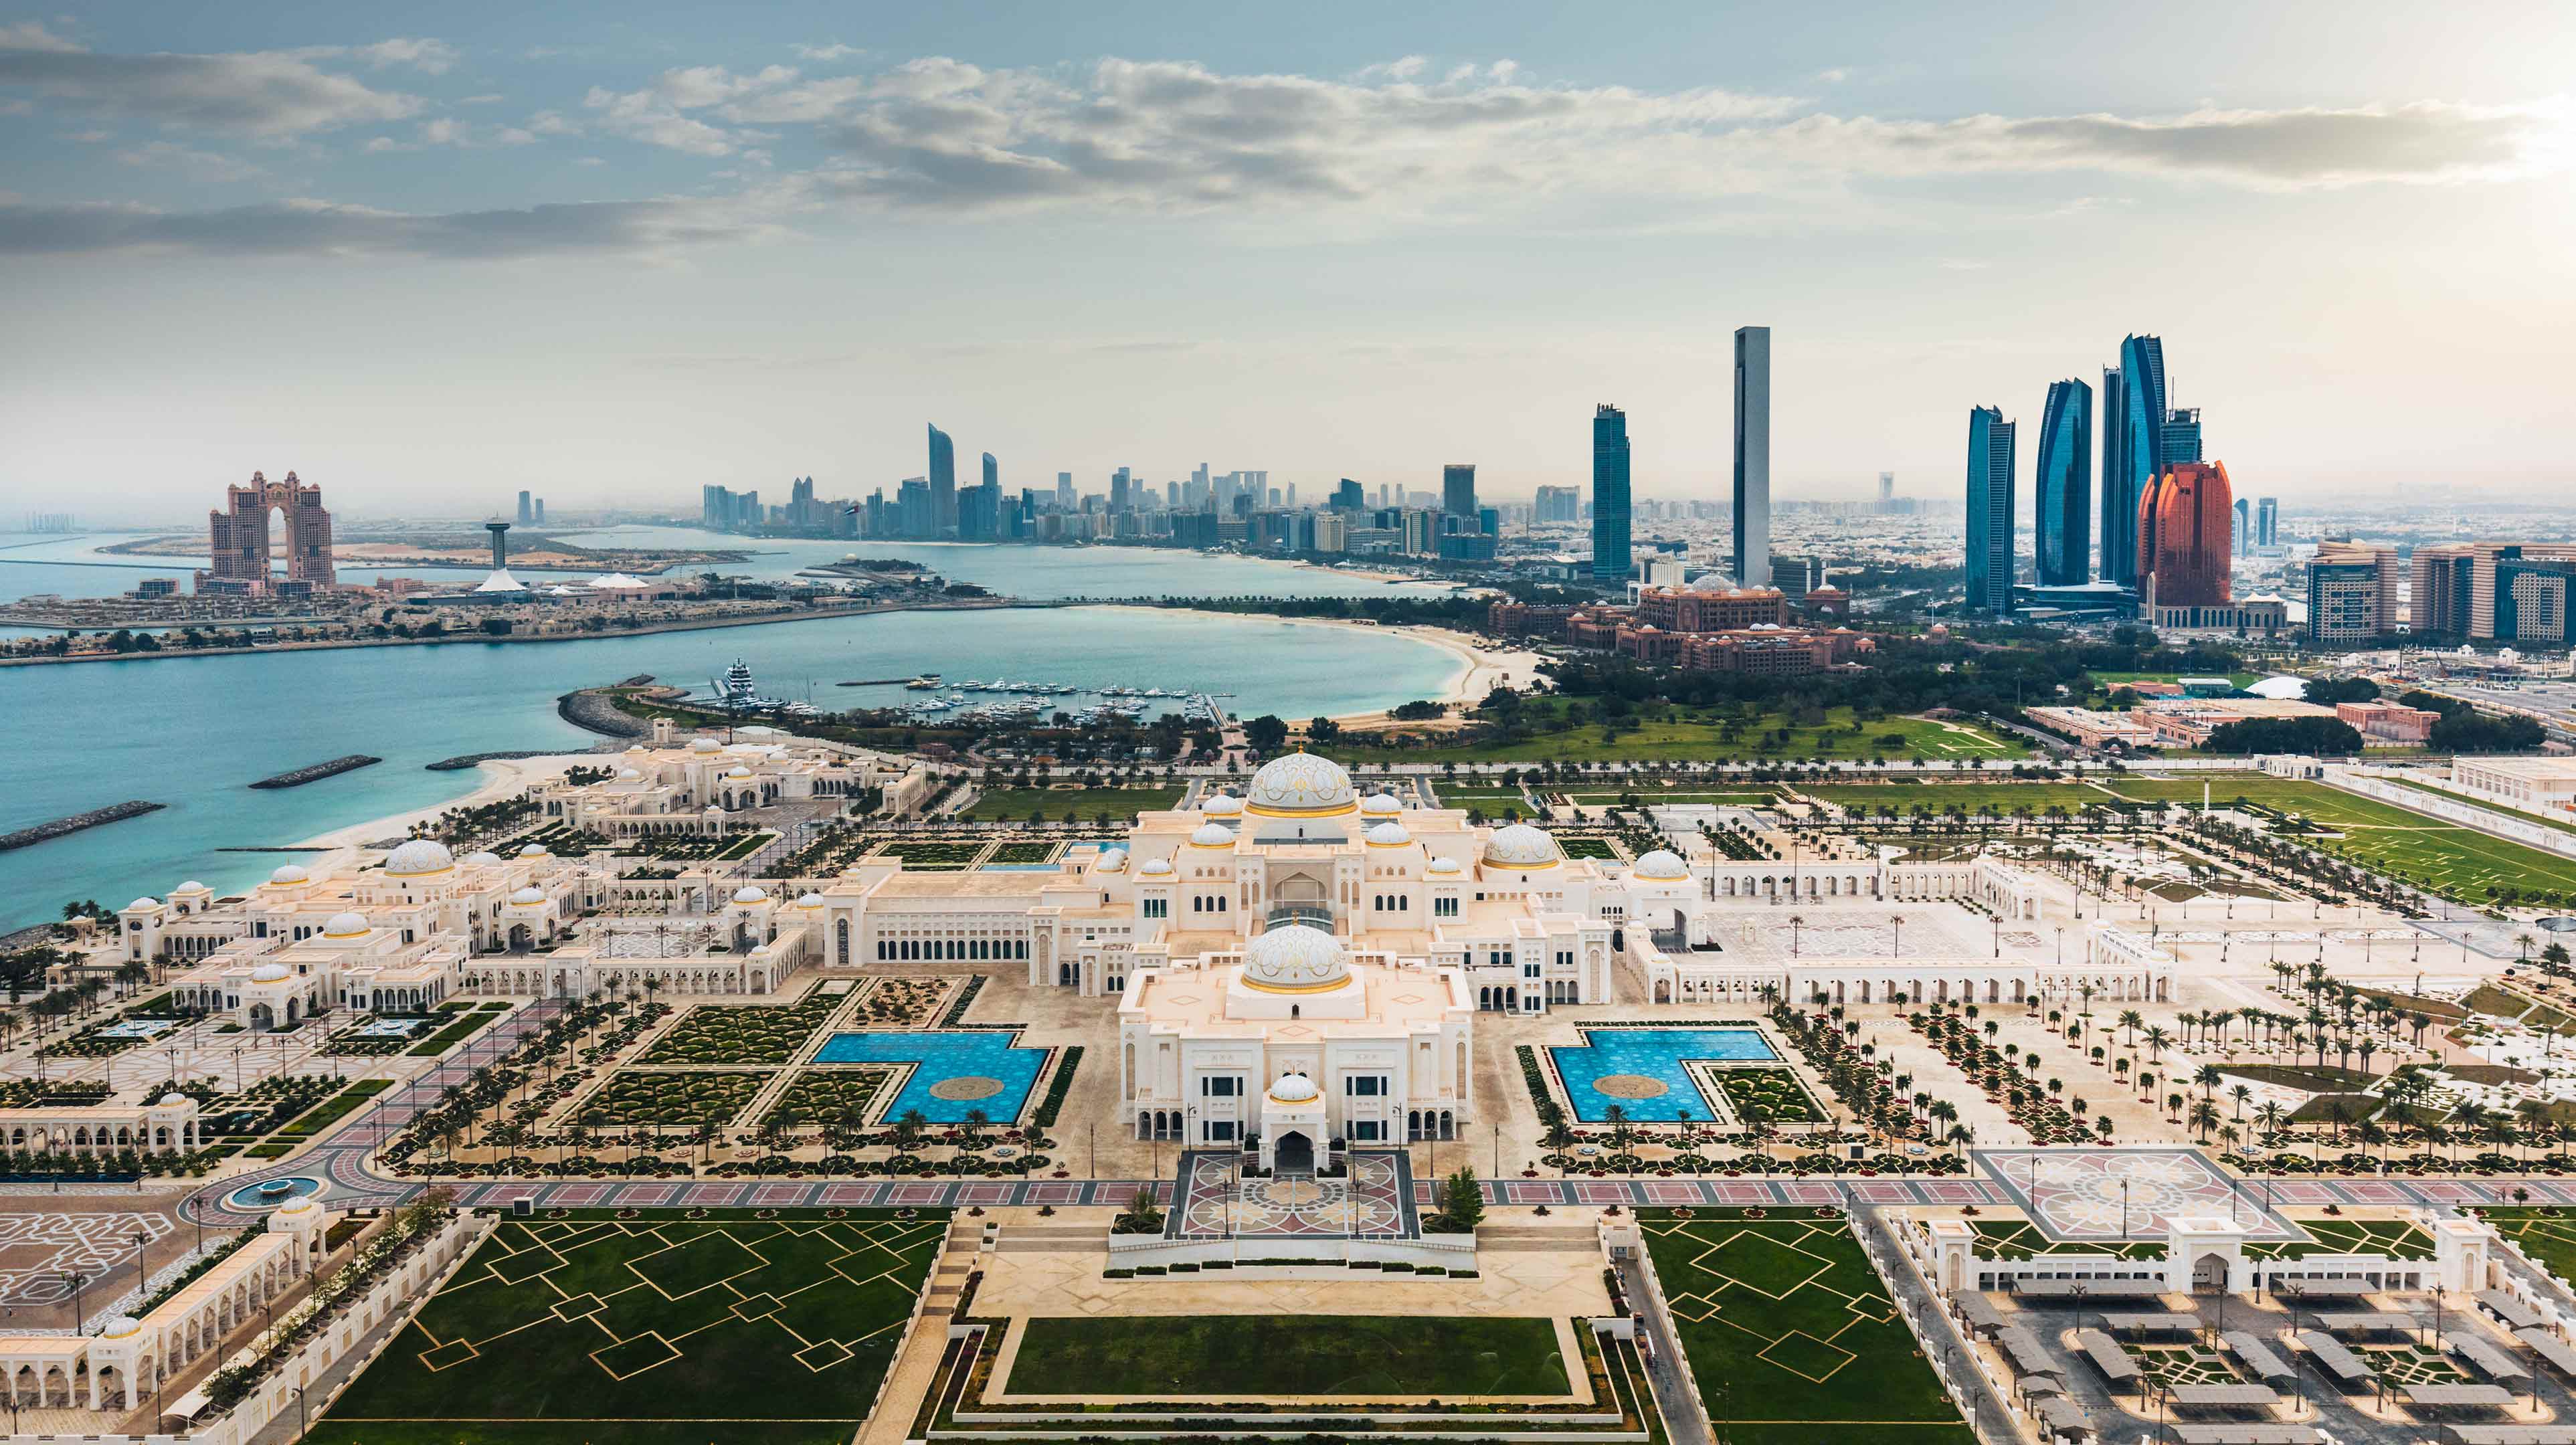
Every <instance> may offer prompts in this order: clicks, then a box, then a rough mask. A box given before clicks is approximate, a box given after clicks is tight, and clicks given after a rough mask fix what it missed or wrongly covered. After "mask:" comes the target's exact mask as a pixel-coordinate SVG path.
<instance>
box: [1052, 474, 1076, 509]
mask: <svg viewBox="0 0 2576 1445" xmlns="http://www.w3.org/2000/svg"><path fill="white" fill-rule="evenodd" d="M1055 509H1056V510H1057V511H1059V512H1070V511H1072V510H1073V473H1071V472H1058V473H1056V474H1055Z"/></svg>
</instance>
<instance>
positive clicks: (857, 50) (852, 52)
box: [796, 41, 868, 61]
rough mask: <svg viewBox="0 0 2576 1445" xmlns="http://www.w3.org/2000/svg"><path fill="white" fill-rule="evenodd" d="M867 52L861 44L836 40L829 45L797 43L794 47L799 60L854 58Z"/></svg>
mask: <svg viewBox="0 0 2576 1445" xmlns="http://www.w3.org/2000/svg"><path fill="white" fill-rule="evenodd" d="M867 53H868V52H867V51H866V49H865V48H863V47H861V46H856V45H843V44H841V43H839V42H838V41H835V42H833V43H832V44H830V45H799V46H797V47H796V55H797V58H798V59H801V60H825V61H830V60H856V59H858V58H859V57H860V56H862V55H865V54H867Z"/></svg>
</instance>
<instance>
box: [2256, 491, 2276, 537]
mask: <svg viewBox="0 0 2576 1445" xmlns="http://www.w3.org/2000/svg"><path fill="white" fill-rule="evenodd" d="M2280 534H2281V499H2280V498H2278V497H2263V498H2259V499H2257V500H2256V501H2255V503H2254V545H2255V546H2257V547H2277V546H2279V545H2280V544H2281V535H2280Z"/></svg>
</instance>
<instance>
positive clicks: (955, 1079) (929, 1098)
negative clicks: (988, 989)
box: [814, 1029, 1047, 1124]
mask: <svg viewBox="0 0 2576 1445" xmlns="http://www.w3.org/2000/svg"><path fill="white" fill-rule="evenodd" d="M1018 1038H1019V1035H1018V1034H1015V1033H992V1032H987V1031H982V1030H973V1029H958V1030H951V1031H942V1032H932V1033H870V1034H834V1035H832V1037H831V1038H829V1039H827V1040H825V1041H824V1043H823V1048H822V1050H821V1052H819V1053H817V1054H815V1055H814V1062H816V1063H818V1064H917V1065H919V1067H917V1068H915V1069H914V1070H913V1071H912V1077H911V1078H909V1079H907V1080H905V1081H904V1086H903V1092H901V1093H899V1094H897V1095H895V1099H894V1102H893V1103H891V1104H888V1105H887V1106H886V1110H885V1113H884V1114H883V1115H882V1116H881V1117H883V1118H885V1119H888V1120H893V1119H899V1118H901V1117H903V1114H904V1112H905V1111H906V1110H909V1109H919V1110H920V1111H921V1117H923V1118H924V1119H927V1120H929V1121H930V1122H931V1123H933V1124H963V1123H965V1122H966V1114H967V1111H969V1110H972V1109H981V1110H983V1111H984V1117H985V1118H987V1119H990V1120H991V1121H993V1122H994V1123H996V1124H1008V1123H1011V1122H1013V1121H1014V1120H1016V1119H1018V1118H1019V1117H1020V1106H1021V1105H1023V1104H1025V1103H1027V1102H1028V1098H1029V1089H1030V1088H1031V1087H1032V1086H1033V1085H1035V1084H1036V1083H1037V1081H1038V1068H1039V1066H1040V1065H1042V1064H1044V1063H1045V1062H1046V1056H1047V1051H1046V1050H1044V1049H1024V1048H1021V1047H1020V1046H1019V1045H1018V1044H1017V1043H1016V1042H1015V1040H1017V1039H1018Z"/></svg>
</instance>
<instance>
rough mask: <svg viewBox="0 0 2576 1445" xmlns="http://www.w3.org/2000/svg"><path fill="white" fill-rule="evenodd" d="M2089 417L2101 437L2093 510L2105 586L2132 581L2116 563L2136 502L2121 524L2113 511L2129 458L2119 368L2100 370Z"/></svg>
mask: <svg viewBox="0 0 2576 1445" xmlns="http://www.w3.org/2000/svg"><path fill="white" fill-rule="evenodd" d="M2093 416H2094V430H2096V431H2098V432H2100V433H2101V434H2102V480H2101V488H2102V498H2101V500H2102V504H2101V505H2100V506H2098V507H2095V508H2094V509H2093V511H2094V515H2095V517H2096V518H2097V519H2098V522H2099V526H2100V528H2101V537H2102V541H2101V558H2102V562H2101V570H2100V571H2099V573H2098V574H2097V575H2099V576H2100V577H2101V579H2102V580H2103V581H2105V582H2119V581H2123V580H2124V579H2126V580H2133V579H2128V571H2129V568H2128V565H2127V564H2126V563H2123V562H2121V561H2119V560H2118V559H2119V557H2120V555H2121V554H2120V550H2119V549H2120V547H2121V545H2122V543H2121V539H2122V538H2123V537H2127V536H2128V532H2129V528H2130V527H2131V526H2132V525H2133V524H2134V523H2135V521H2136V508H2137V502H2136V499H2135V498H2132V499H2131V500H2130V502H2129V507H2130V520H2129V521H2127V522H2123V521H2121V520H2120V519H2119V517H2118V516H2117V515H2116V514H2115V513H2114V511H2113V508H2114V507H2115V506H2116V505H2118V503H2119V500H2120V496H2121V494H2122V492H2123V491H2124V490H2125V487H2124V485H2123V483H2122V482H2121V480H2120V477H2121V472H2120V468H2121V466H2122V465H2123V463H2124V461H2125V459H2126V458H2127V456H2128V455H2129V385H2128V377H2127V376H2125V375H2123V374H2122V373H2121V371H2120V368H2118V367H2116V366H2106V367H2103V368H2102V396H2101V403H2100V405H2098V406H2097V407H2095V408H2094V411H2093ZM2127 545H2128V546H2129V547H2132V548H2134V547H2136V546H2137V541H2136V539H2135V538H2130V539H2129V541H2128V543H2127Z"/></svg>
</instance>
